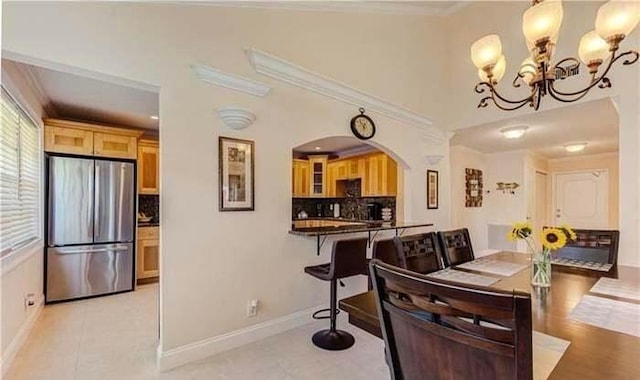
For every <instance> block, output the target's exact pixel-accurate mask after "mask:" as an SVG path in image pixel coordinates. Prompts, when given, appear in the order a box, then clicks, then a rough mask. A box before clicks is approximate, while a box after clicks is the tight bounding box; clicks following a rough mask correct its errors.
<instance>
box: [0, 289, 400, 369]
mask: <svg viewBox="0 0 640 380" xmlns="http://www.w3.org/2000/svg"><path fill="white" fill-rule="evenodd" d="M157 293H158V287H157V285H146V286H142V287H139V288H138V290H137V291H135V292H132V293H125V294H119V295H114V296H109V297H103V298H96V299H91V300H85V301H78V302H70V303H64V304H57V305H51V306H47V307H45V309H44V310H43V311H42V314H41V315H40V318H39V319H38V321H37V322H36V325H35V326H34V328H33V330H32V332H31V334H30V335H29V338H28V339H27V342H26V343H25V345H24V346H23V348H22V349H21V350H20V352H19V353H18V355H17V356H16V359H15V361H14V363H13V366H12V367H11V368H10V369H9V372H8V374H7V377H6V380H27V379H29V380H31V379H38V380H40V379H42V380H44V379H46V380H67V379H69V380H76V379H77V380H92V379H100V380H111V379H114V380H143V379H145V380H146V379H156V380H173V379H176V380H182V379H193V380H199V379H206V380H209V379H211V380H216V379H239V380H243V379H260V380H269V379H279V380H280V379H282V380H284V379H366V380H376V379H389V374H388V370H387V366H386V364H385V362H384V354H383V342H382V340H380V339H377V338H375V337H373V336H371V335H369V334H367V333H366V332H364V331H361V330H359V329H357V328H353V327H351V326H349V325H348V323H347V322H346V320H345V318H344V316H341V318H340V321H339V326H340V327H341V328H344V329H345V330H348V331H350V332H351V333H352V334H353V335H354V336H355V337H356V344H355V346H353V347H352V348H351V349H349V350H347V351H342V352H330V351H324V350H321V349H318V348H316V347H315V346H313V344H312V343H311V335H312V334H313V333H314V332H315V331H317V330H319V329H322V328H325V326H326V324H327V321H314V322H312V323H309V324H308V325H305V326H302V327H299V328H297V329H294V330H291V331H288V332H285V333H282V334H279V335H275V336H273V337H270V338H267V339H264V340H261V341H259V342H256V343H252V344H249V345H247V346H244V347H240V348H237V349H234V350H231V351H227V352H224V353H222V354H219V355H216V356H214V357H211V358H207V359H204V360H201V361H199V362H195V363H192V364H189V365H186V366H183V367H180V368H176V369H174V370H172V371H169V372H164V373H161V374H158V373H157V372H156V369H155V354H156V346H157V339H158V322H157V308H158V301H157V300H158V297H157Z"/></svg>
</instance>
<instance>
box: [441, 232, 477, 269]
mask: <svg viewBox="0 0 640 380" xmlns="http://www.w3.org/2000/svg"><path fill="white" fill-rule="evenodd" d="M438 241H439V242H440V249H441V250H442V257H443V259H444V266H445V267H450V266H454V265H459V264H462V263H466V262H467V261H472V260H473V259H475V255H474V254H473V246H472V245H471V237H470V236H469V230H468V229H466V228H460V229H457V230H452V231H438Z"/></svg>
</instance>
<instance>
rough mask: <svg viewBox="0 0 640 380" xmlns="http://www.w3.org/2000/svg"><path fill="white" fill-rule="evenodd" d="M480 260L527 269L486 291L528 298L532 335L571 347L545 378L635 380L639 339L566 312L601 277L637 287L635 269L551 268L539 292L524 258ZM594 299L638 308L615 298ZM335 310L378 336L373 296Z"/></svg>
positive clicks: (639, 273)
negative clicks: (546, 284) (518, 293)
mask: <svg viewBox="0 0 640 380" xmlns="http://www.w3.org/2000/svg"><path fill="white" fill-rule="evenodd" d="M485 257H488V258H494V259H497V260H501V261H508V262H513V263H521V264H527V265H528V268H527V269H525V270H522V271H520V272H518V273H516V274H514V275H513V276H510V277H502V278H501V279H500V280H499V281H498V282H496V283H494V284H493V285H491V286H490V287H491V288H496V289H502V290H514V289H515V290H521V291H526V292H528V293H531V295H532V300H531V309H532V319H533V330H534V331H538V332H541V333H544V334H547V335H551V336H554V337H558V338H561V339H564V340H567V341H569V342H571V344H570V345H569V348H568V349H567V351H566V352H565V353H564V355H563V356H562V358H561V359H560V362H559V363H558V364H557V365H556V367H555V368H554V370H553V372H552V373H551V375H550V376H549V379H601V380H602V379H604V380H613V379H640V338H638V337H635V336H632V335H627V334H623V333H619V332H616V331H612V330H607V329H604V328H599V327H595V326H592V325H588V324H585V323H581V322H577V321H574V320H571V319H569V314H570V312H571V310H573V308H574V307H575V306H576V305H577V304H578V302H580V299H581V298H582V296H583V295H585V294H587V293H589V290H590V289H591V287H592V286H593V285H594V284H595V283H596V282H597V281H598V279H599V278H600V277H611V278H618V279H622V280H630V281H634V282H636V283H640V268H636V267H626V266H617V267H614V268H613V269H612V270H611V271H610V272H608V273H604V272H596V271H592V270H586V269H577V268H569V267H561V266H556V265H554V266H553V270H552V280H551V287H550V288H546V289H539V288H533V287H532V286H531V285H530V281H531V268H530V267H531V261H530V256H529V255H528V254H523V253H515V252H498V253H494V254H492V255H490V256H485ZM468 272H473V273H477V274H483V275H487V274H486V273H480V272H474V271H468ZM593 295H596V294H593ZM597 296H599V297H605V298H610V299H614V300H620V301H625V302H630V303H636V304H640V302H639V301H634V300H629V299H623V298H618V297H614V296H608V295H602V294H597ZM340 309H341V310H343V311H345V312H347V313H348V314H349V323H351V324H352V325H354V326H357V327H359V328H361V329H363V330H366V331H368V332H369V333H371V334H373V335H375V336H377V337H379V338H381V337H382V334H381V330H380V322H379V320H378V313H377V308H376V301H375V294H374V292H373V291H369V292H365V293H362V294H358V295H355V296H352V297H349V298H345V299H343V300H341V301H340ZM638 321H639V323H640V316H638Z"/></svg>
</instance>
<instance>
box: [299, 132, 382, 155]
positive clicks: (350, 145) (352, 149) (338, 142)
mask: <svg viewBox="0 0 640 380" xmlns="http://www.w3.org/2000/svg"><path fill="white" fill-rule="evenodd" d="M316 148H320V149H316ZM377 150H378V149H377V148H375V147H373V146H371V145H368V144H366V143H363V142H362V141H360V140H358V139H356V138H355V137H342V136H340V137H326V138H323V139H319V140H315V141H311V142H308V143H306V144H303V145H300V146H298V147H295V148H293V157H294V158H298V157H301V156H306V155H308V154H330V155H332V156H338V157H341V158H342V157H349V156H355V155H359V154H364V153H368V152H373V151H377Z"/></svg>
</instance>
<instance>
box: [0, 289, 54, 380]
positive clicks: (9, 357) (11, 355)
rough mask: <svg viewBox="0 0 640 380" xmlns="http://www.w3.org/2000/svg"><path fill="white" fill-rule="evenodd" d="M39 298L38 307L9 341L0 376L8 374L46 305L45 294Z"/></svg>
mask: <svg viewBox="0 0 640 380" xmlns="http://www.w3.org/2000/svg"><path fill="white" fill-rule="evenodd" d="M39 298H40V299H39V300H38V301H37V303H36V305H35V308H36V309H35V310H34V311H33V312H31V315H29V316H28V317H27V319H26V320H25V321H24V323H23V324H22V326H21V327H20V330H19V331H18V333H17V334H16V336H15V337H14V338H13V340H12V341H11V343H9V346H8V347H7V349H6V350H5V351H4V352H3V353H2V357H0V378H4V377H5V376H6V375H7V372H8V371H9V368H10V367H11V363H13V359H15V357H16V355H17V354H18V351H20V348H22V345H23V344H24V342H25V341H26V340H27V337H28V336H29V333H30V332H31V329H32V328H33V325H35V323H36V321H37V320H38V317H39V316H40V312H41V311H42V308H43V307H44V294H43V295H41V296H40V297H39Z"/></svg>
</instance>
